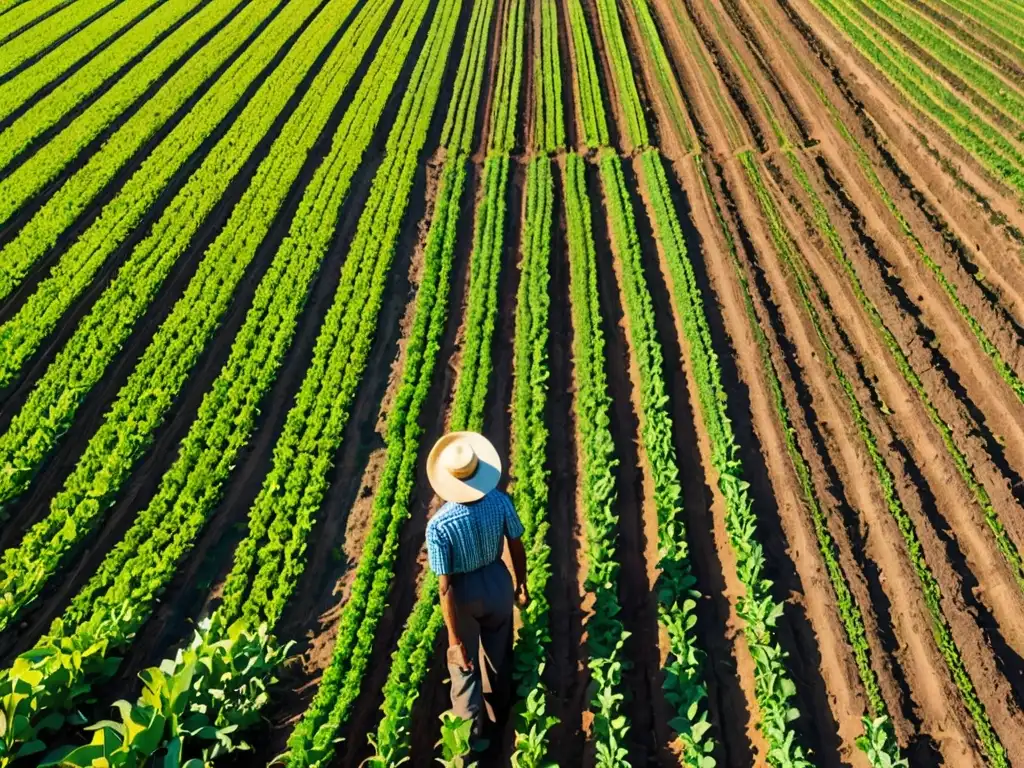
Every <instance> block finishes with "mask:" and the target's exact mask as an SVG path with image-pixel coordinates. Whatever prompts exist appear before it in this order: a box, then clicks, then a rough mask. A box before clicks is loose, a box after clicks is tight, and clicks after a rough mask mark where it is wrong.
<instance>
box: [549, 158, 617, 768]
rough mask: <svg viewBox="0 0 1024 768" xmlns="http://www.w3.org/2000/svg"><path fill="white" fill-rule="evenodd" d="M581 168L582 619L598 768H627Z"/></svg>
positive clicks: (612, 522) (579, 170) (575, 186)
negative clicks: (587, 607) (586, 607)
mask: <svg viewBox="0 0 1024 768" xmlns="http://www.w3.org/2000/svg"><path fill="white" fill-rule="evenodd" d="M584 168H585V163H584V161H583V159H582V158H581V157H580V156H579V155H575V154H570V155H568V156H567V157H566V162H565V179H564V184H565V209H566V218H567V223H568V226H567V233H566V235H567V241H568V247H569V296H570V301H571V310H572V327H573V342H572V354H573V366H574V377H575V382H576V398H575V401H574V406H575V410H576V425H577V429H578V430H579V442H578V445H579V451H580V453H581V457H582V462H581V472H580V486H581V490H582V499H583V509H582V511H583V517H584V520H585V522H586V525H585V530H584V533H585V559H586V564H587V566H586V575H585V580H584V588H585V589H586V590H587V591H588V592H590V593H592V594H593V595H594V604H593V607H592V609H591V615H590V617H589V618H588V619H587V620H586V623H585V625H584V630H585V631H586V634H587V653H588V659H587V667H588V668H589V670H590V677H591V679H590V710H591V712H592V713H593V715H594V722H593V730H592V733H593V737H594V741H595V747H596V753H597V755H596V762H597V765H598V766H600V767H601V768H610V767H611V766H622V765H628V763H627V762H626V756H627V751H626V749H625V746H624V741H625V737H626V733H627V732H628V730H629V720H628V717H627V715H626V714H625V712H624V710H623V706H622V705H623V701H624V699H625V695H624V693H623V691H622V673H623V671H624V669H625V668H626V666H627V664H628V660H627V659H626V657H625V654H624V653H623V646H624V644H625V641H626V638H627V637H629V633H628V632H627V631H626V629H625V627H624V626H623V624H622V622H621V621H620V620H619V618H618V615H619V613H620V612H621V610H622V608H621V605H620V604H619V596H618V580H619V567H620V566H619V562H618V559H617V551H616V547H617V544H618V529H619V516H618V513H617V512H616V509H615V503H616V498H617V497H616V493H615V477H614V469H615V467H616V465H617V464H618V460H617V459H616V458H615V444H614V442H613V440H612V435H611V431H610V429H609V424H610V423H611V415H610V407H611V398H610V396H609V394H608V382H607V379H606V376H605V343H604V334H603V332H602V330H601V317H602V316H601V304H600V298H599V295H598V288H597V251H596V248H595V245H594V236H593V229H592V221H593V219H592V218H591V210H590V198H589V196H588V193H587V185H586V178H585V174H584Z"/></svg>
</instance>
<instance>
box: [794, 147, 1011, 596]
mask: <svg viewBox="0 0 1024 768" xmlns="http://www.w3.org/2000/svg"><path fill="white" fill-rule="evenodd" d="M785 157H786V160H787V162H788V164H789V166H790V168H791V169H792V171H793V175H794V177H795V178H796V180H797V182H798V183H799V184H800V186H801V188H802V189H803V190H804V193H805V194H806V195H807V196H808V198H809V200H810V201H811V206H812V212H813V218H814V224H815V227H816V228H817V229H818V232H819V233H820V234H821V236H822V238H823V239H824V240H825V242H826V243H828V245H829V248H830V249H831V251H832V254H833V255H834V256H835V258H836V261H838V262H839V263H840V264H841V265H842V267H843V270H844V272H845V273H846V276H847V278H848V280H849V282H850V286H851V287H852V288H853V293H854V295H855V296H856V297H857V301H858V303H859V304H860V305H861V306H862V307H863V308H864V311H865V313H867V315H868V317H869V319H870V320H871V324H872V325H873V326H874V327H875V329H876V330H877V331H878V332H879V334H880V335H881V337H882V341H883V342H884V343H885V346H886V348H887V349H888V350H889V353H890V355H892V358H893V361H894V362H895V363H896V367H897V368H898V369H899V371H900V373H901V374H902V375H903V378H904V379H905V380H906V382H907V383H908V384H909V385H910V387H911V388H912V389H913V390H914V392H915V393H916V394H917V396H918V399H920V401H921V405H922V407H923V408H924V409H925V412H926V413H927V414H928V418H929V419H930V420H931V422H932V424H933V425H934V426H935V428H936V429H937V430H938V431H939V434H940V435H941V436H942V442H943V444H944V445H945V446H946V450H947V451H948V453H949V455H950V457H951V458H952V459H953V463H954V464H955V465H956V468H957V472H958V473H959V474H960V477H961V478H962V479H963V481H964V484H965V485H966V486H967V488H968V489H969V490H970V491H971V494H972V495H973V496H974V499H975V501H976V502H977V504H978V506H979V507H980V508H981V511H982V514H983V515H984V516H985V521H986V523H987V524H988V526H989V529H990V530H991V531H992V535H993V537H994V538H995V541H996V546H997V547H998V548H999V551H1000V552H1001V553H1002V555H1003V557H1004V558H1005V559H1006V563H1007V565H1008V566H1009V567H1010V571H1011V572H1012V574H1013V576H1014V578H1015V579H1016V581H1017V584H1018V585H1019V586H1020V587H1021V589H1024V562H1022V560H1021V556H1020V553H1019V552H1018V551H1017V547H1016V546H1015V545H1014V543H1013V541H1012V540H1011V539H1010V536H1009V534H1008V533H1007V532H1006V528H1005V526H1004V525H1003V523H1002V521H1001V520H1000V519H999V513H998V512H997V511H996V508H995V506H994V505H993V504H992V499H991V498H990V497H989V495H988V492H987V491H986V490H985V487H984V486H983V485H982V484H981V482H980V481H979V480H978V478H977V476H976V475H975V474H974V469H973V468H972V467H971V465H970V463H969V462H968V459H967V456H966V455H965V454H964V453H963V451H961V450H960V447H959V446H958V445H957V442H956V437H955V436H954V435H953V430H952V429H951V428H950V426H949V424H947V423H946V422H945V421H944V420H943V418H942V415H941V414H940V413H939V410H938V408H937V407H936V406H935V404H934V403H933V402H932V400H931V398H930V397H929V395H928V392H927V390H926V389H925V387H924V382H922V381H921V378H920V376H918V375H917V372H916V371H915V370H914V368H913V366H912V365H911V364H910V360H909V359H908V358H907V355H906V353H905V352H904V351H903V348H902V347H901V346H900V343H899V341H898V340H897V339H896V337H895V336H894V335H893V333H892V332H891V331H890V330H889V328H888V327H887V326H886V325H885V322H884V320H883V319H882V316H881V313H880V312H879V311H878V308H877V307H876V306H875V304H874V302H872V301H871V299H870V298H869V297H868V296H867V294H866V293H865V292H864V287H863V285H862V284H861V282H860V278H859V277H858V276H857V272H856V270H855V269H854V266H853V263H852V262H851V261H850V257H849V256H848V255H847V254H846V252H845V250H844V249H843V245H842V241H841V240H840V239H839V234H838V233H837V232H836V230H835V227H834V226H833V225H832V222H831V220H830V218H829V215H828V211H827V210H826V208H825V206H824V204H823V203H822V202H821V200H820V199H819V198H818V195H817V192H815V190H814V188H813V187H812V186H811V183H810V179H808V177H807V174H806V172H805V171H804V169H803V166H801V165H800V161H799V160H798V159H797V157H796V155H795V154H794V153H793V152H791V151H790V152H786V153H785Z"/></svg>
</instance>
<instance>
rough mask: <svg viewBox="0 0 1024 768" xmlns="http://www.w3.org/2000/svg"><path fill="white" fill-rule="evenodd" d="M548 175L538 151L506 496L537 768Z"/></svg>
mask: <svg viewBox="0 0 1024 768" xmlns="http://www.w3.org/2000/svg"><path fill="white" fill-rule="evenodd" d="M553 208H554V179H553V177H552V173H551V161H550V160H549V159H548V158H546V157H538V158H535V159H534V160H533V162H531V163H530V166H529V169H528V170H527V176H526V218H525V222H524V226H523V238H522V260H521V262H520V266H519V270H520V276H519V291H518V294H517V297H516V333H515V342H514V350H513V354H514V357H513V371H514V379H513V384H512V436H511V452H510V460H509V475H510V476H511V478H512V500H513V502H514V503H515V508H516V512H517V513H518V514H519V518H520V519H521V520H522V523H523V528H524V533H523V542H524V545H525V548H526V573H527V585H528V587H529V591H530V597H531V600H530V604H529V605H528V606H527V607H526V609H525V610H523V611H521V612H520V620H521V622H522V626H521V627H520V628H519V631H518V633H517V636H516V637H517V640H516V646H515V669H514V677H515V680H516V682H517V693H518V695H519V699H520V700H519V704H518V708H517V712H516V735H515V751H514V752H513V754H512V762H513V765H514V766H516V768H541V766H545V765H547V763H546V762H545V760H544V757H545V754H546V752H547V743H546V742H547V732H548V730H549V729H550V728H551V727H552V726H553V725H555V723H557V722H558V721H557V719H556V718H555V717H554V716H552V715H550V714H548V712H547V690H546V687H545V686H544V683H543V681H542V679H541V678H542V674H543V671H544V659H545V657H546V653H547V648H548V645H549V643H550V641H551V633H550V617H549V611H550V608H551V606H550V604H549V603H548V599H547V594H546V593H547V585H548V581H549V579H550V576H551V547H550V546H548V543H547V541H546V538H547V532H548V529H549V527H550V524H549V523H548V521H547V519H546V518H547V514H548V471H547V469H546V467H545V463H546V461H547V441H548V428H547V426H546V424H545V412H544V411H545V405H546V403H547V390H548V384H547V380H548V376H549V372H548V363H547V361H548V310H549V307H550V305H551V298H550V296H549V295H548V282H549V279H550V278H549V264H550V260H551V235H552V214H553Z"/></svg>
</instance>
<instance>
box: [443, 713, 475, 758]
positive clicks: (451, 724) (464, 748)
mask: <svg viewBox="0 0 1024 768" xmlns="http://www.w3.org/2000/svg"><path fill="white" fill-rule="evenodd" d="M472 730H473V721H472V720H464V719H463V718H461V717H458V716H457V715H453V714H452V713H451V712H445V713H443V714H442V715H441V738H440V739H439V740H438V742H437V745H436V746H437V747H439V748H440V750H441V757H439V758H437V762H439V763H440V764H441V765H443V766H445V768H469V766H470V765H473V764H474V763H473V762H472V761H470V760H469V759H468V758H467V755H468V754H469V752H470V735H471V733H472Z"/></svg>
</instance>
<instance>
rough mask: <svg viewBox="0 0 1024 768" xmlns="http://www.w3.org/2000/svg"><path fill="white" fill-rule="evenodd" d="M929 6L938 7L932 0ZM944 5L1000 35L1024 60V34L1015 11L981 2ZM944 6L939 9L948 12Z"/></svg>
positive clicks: (956, 0)
mask: <svg viewBox="0 0 1024 768" xmlns="http://www.w3.org/2000/svg"><path fill="white" fill-rule="evenodd" d="M929 4H930V5H932V6H935V5H936V4H935V2H934V0H930V3H929ZM942 5H945V6H948V7H949V8H953V9H955V10H956V11H957V12H958V13H960V14H963V16H964V17H967V18H970V19H972V20H974V21H975V22H976V23H977V24H978V25H979V26H980V27H981V28H983V29H984V30H985V31H987V32H989V33H995V34H998V35H999V36H1000V37H1002V38H1003V39H1004V40H1006V41H1007V42H1008V43H1009V44H1010V45H1011V46H1012V47H1015V48H1016V49H1017V50H1016V51H1015V54H1016V57H1017V59H1018V60H1024V34H1022V32H1021V28H1020V19H1019V17H1017V16H1015V15H1014V12H1013V11H1011V10H1001V9H1000V8H998V7H994V6H993V5H992V4H990V3H985V2H979V0H974V1H973V2H965V1H964V0H943V3H942ZM942 5H940V6H938V8H939V9H941V10H942V11H943V12H946V9H945V8H943V7H942ZM1018 13H1019V11H1018ZM957 21H959V19H957Z"/></svg>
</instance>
